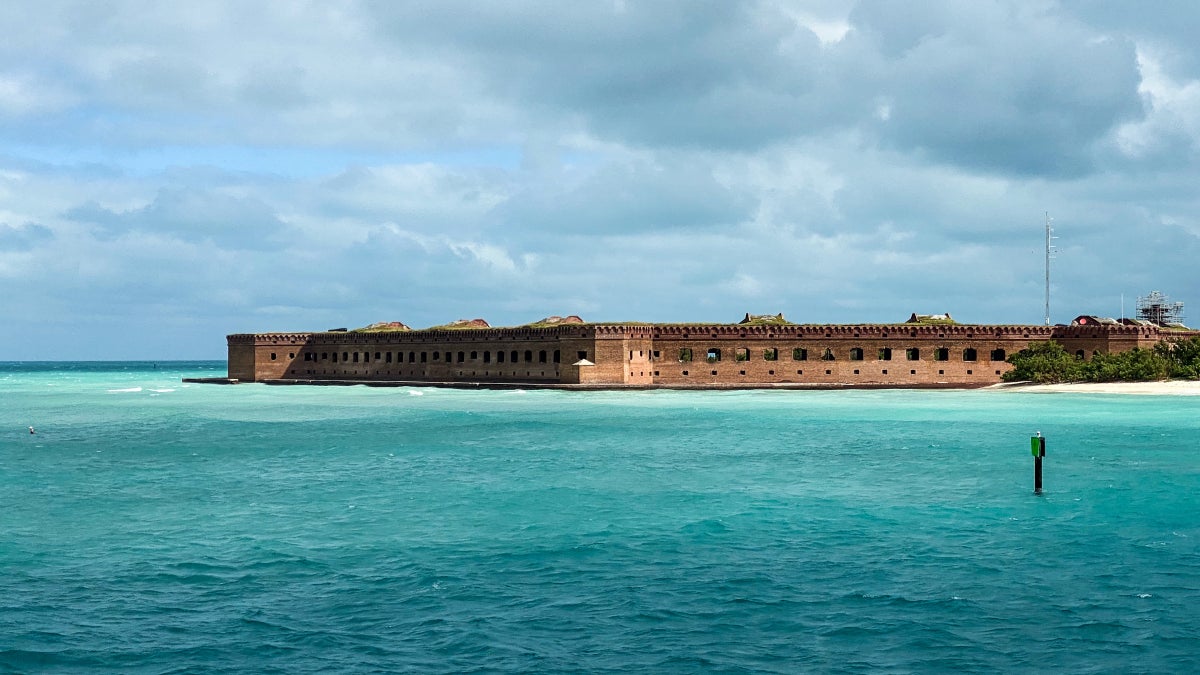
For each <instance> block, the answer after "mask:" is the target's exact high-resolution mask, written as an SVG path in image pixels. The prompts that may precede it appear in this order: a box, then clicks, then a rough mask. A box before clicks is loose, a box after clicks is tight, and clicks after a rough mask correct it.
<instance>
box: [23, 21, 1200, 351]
mask: <svg viewBox="0 0 1200 675" xmlns="http://www.w3.org/2000/svg"><path fill="white" fill-rule="evenodd" d="M0 27H2V28H3V32H4V35H5V39H4V40H2V41H0V360H77V359H100V360H104V359H192V358H195V359H202V358H213V359H219V358H224V356H225V336H226V335H227V334H230V333H244V332H272V331H307V330H325V329H329V328H335V327H349V328H353V327H358V326H365V325H367V324H370V323H373V322H376V321H403V322H404V323H406V324H408V325H410V326H413V327H417V328H420V327H428V326H433V325H438V324H443V323H447V322H449V321H453V320H456V319H468V318H476V317H479V318H484V319H486V320H487V321H489V322H490V323H491V324H492V325H520V324H524V323H529V322H533V321H537V320H539V319H541V318H543V317H546V316H549V315H567V314H577V315H580V316H581V317H583V318H584V319H585V320H588V321H596V322H621V321H649V322H722V323H728V322H736V321H737V320H739V319H741V317H742V316H743V315H744V314H745V313H746V312H751V313H755V314H767V313H771V314H774V313H778V312H783V313H784V315H785V316H786V317H787V318H788V319H789V320H792V321H796V322H803V323H860V322H861V323H888V322H897V321H903V320H904V319H906V318H907V317H908V316H909V314H910V313H912V312H918V313H928V314H932V313H944V312H948V313H950V314H951V315H953V317H954V318H955V319H957V320H958V321H960V322H965V323H1033V324H1038V323H1043V322H1044V302H1045V297H1044V296H1045V269H1044V266H1045V250H1044V244H1045V241H1044V240H1045V224H1046V219H1047V214H1049V217H1050V218H1051V219H1052V225H1053V227H1054V230H1055V236H1056V237H1057V239H1055V240H1054V244H1055V247H1056V251H1055V254H1054V259H1053V261H1052V264H1051V318H1052V320H1053V321H1054V322H1057V323H1067V322H1070V321H1071V319H1073V318H1074V317H1075V316H1077V315H1080V314H1098V315H1103V316H1116V315H1118V314H1120V312H1121V308H1122V306H1124V308H1125V313H1126V315H1132V314H1133V305H1134V302H1135V300H1136V298H1137V297H1138V296H1141V295H1146V294H1147V293H1149V292H1150V291H1152V290H1160V291H1162V292H1164V293H1166V294H1167V295H1168V296H1170V298H1171V299H1172V300H1178V301H1183V302H1184V303H1185V305H1186V306H1185V319H1186V312H1187V307H1191V306H1193V305H1194V306H1195V307H1196V309H1195V310H1193V311H1200V281H1198V279H1197V274H1196V269H1197V265H1196V261H1197V260H1200V189H1197V188H1198V187H1200V42H1198V41H1197V40H1196V39H1195V36H1196V35H1198V34H1200V4H1196V3H1193V2H1190V1H1179V0H1177V1H1172V0H1156V1H1155V2H1152V3H1115V2H1100V1H1098V0H1072V1H1066V0H1064V1H1062V2H1054V1H1044V2H1043V1H1039V0H1023V1H1017V2H1006V1H989V0H963V1H958V2H938V1H932V2H920V1H905V2H898V1H894V2H877V1H865V0H864V1H860V2H848V1H845V0H836V1H828V2H827V1H825V0H814V1H812V2H806V1H795V2H789V1H786V0H762V1H749V2H732V1H725V0H720V1H716V0H714V1H711V2H705V1H702V0H701V1H698V0H679V1H674V0H659V1H652V2H651V1H647V2H642V1H639V0H597V1H595V2H589V1H585V0H580V1H578V2H562V1H561V0H545V1H540V0H506V1H505V2H482V1H477V2H459V1H457V0H436V1H433V0H431V1H430V2H403V1H400V0H396V1H391V0H388V1H384V0H381V1H378V2H372V1H368V0H323V1H319V2H317V1H314V2H302V1H298V0H289V1H286V2H285V1H279V2H269V1H264V2H240V1H233V0H231V1H229V2H218V1H209V0H195V1H193V2H188V3H161V2H157V3H152V2H111V1H105V0H88V1H85V2H61V1H58V0H38V1H36V2H34V1H31V0H13V1H11V2H5V3H0ZM1198 316H1200V315H1198Z"/></svg>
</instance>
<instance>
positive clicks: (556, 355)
mask: <svg viewBox="0 0 1200 675" xmlns="http://www.w3.org/2000/svg"><path fill="white" fill-rule="evenodd" d="M394 354H395V356H394V361H395V362H396V363H405V362H406V361H405V359H404V352H394ZM468 354H469V359H468ZM481 354H482V360H483V362H484V363H492V359H493V358H495V362H496V363H504V362H505V361H506V357H507V361H508V362H509V363H522V362H524V363H533V362H534V359H535V357H536V359H537V362H538V363H547V362H553V363H560V362H561V361H562V351H561V350H558V349H555V350H554V351H553V352H548V351H547V350H545V349H542V350H539V351H537V352H534V351H533V350H532V349H526V350H525V352H524V353H523V354H522V353H521V352H520V351H519V350H516V349H514V350H512V351H510V352H505V351H503V350H500V351H496V352H491V351H484V352H479V351H472V352H466V351H460V352H458V353H457V354H456V353H455V352H415V351H413V352H408V360H407V363H428V362H430V361H433V362H439V361H443V362H445V363H466V362H467V361H468V360H470V361H478V360H480V355H481ZM456 356H457V358H455V357H456ZM522 356H524V359H522V358H521V357H522ZM578 356H579V358H580V359H586V358H587V352H586V351H582V350H581V351H580V352H579V353H578ZM271 360H272V361H274V360H275V353H274V352H272V353H271ZM304 360H305V361H332V362H333V363H337V362H338V352H321V353H319V354H318V353H317V352H305V353H304ZM341 361H342V362H343V363H360V362H362V363H370V362H371V352H342V353H341ZM375 361H376V362H379V361H382V362H384V363H392V362H393V352H375Z"/></svg>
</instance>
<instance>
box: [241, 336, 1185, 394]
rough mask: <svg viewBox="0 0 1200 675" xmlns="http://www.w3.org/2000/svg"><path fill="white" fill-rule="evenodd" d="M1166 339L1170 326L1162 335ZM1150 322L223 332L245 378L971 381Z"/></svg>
mask: <svg viewBox="0 0 1200 675" xmlns="http://www.w3.org/2000/svg"><path fill="white" fill-rule="evenodd" d="M1172 335H1176V333H1172ZM1164 336H1165V334H1164V333H1161V332H1160V329H1159V328H1157V327H1155V326H1143V325H1137V326H1127V325H1087V326H1079V325H1071V326H969V325H948V326H938V325H920V324H894V325H860V326H853V325H836V326H835V325H800V326H792V325H787V326H771V325H767V326H755V325H729V324H715V325H706V324H697V325H670V326H655V325H597V324H583V325H579V324H573V325H565V326H555V327H551V328H486V329H471V330H423V331H410V332H359V333H347V332H332V333H254V334H238V335H230V336H228V345H229V377H230V378H233V379H237V380H239V381H243V382H262V381H289V380H313V381H323V380H327V381H333V380H337V381H347V380H348V381H363V382H384V381H386V382H430V383H436V382H449V383H456V382H474V383H484V384H487V383H500V384H503V383H510V384H511V383H517V384H521V383H527V384H549V385H555V384H558V385H577V384H582V385H604V386H667V387H731V386H732V387H737V386H743V387H754V386H771V385H788V384H792V385H805V384H807V385H870V386H899V387H904V386H932V385H951V386H981V385H987V384H994V383H996V382H1000V381H1001V376H1002V375H1003V374H1004V373H1005V372H1006V371H1008V370H1009V369H1010V368H1011V366H1010V365H1009V364H1007V363H1005V359H1006V358H1007V357H1008V356H1010V355H1011V354H1013V353H1015V352H1017V351H1020V350H1021V349H1024V348H1025V347H1027V346H1028V345H1029V344H1030V343H1031V342H1035V341H1044V340H1050V339H1053V340H1055V341H1057V342H1059V343H1061V344H1062V345H1063V347H1064V348H1065V349H1066V350H1067V351H1068V352H1072V353H1075V354H1076V355H1077V356H1079V357H1080V358H1084V359H1091V358H1092V357H1093V356H1094V355H1095V354H1096V353H1108V352H1122V351H1126V350H1129V349H1132V348H1134V347H1141V348H1149V347H1152V346H1154V345H1155V344H1157V343H1158V342H1159V341H1160V340H1161V339H1163V338H1164Z"/></svg>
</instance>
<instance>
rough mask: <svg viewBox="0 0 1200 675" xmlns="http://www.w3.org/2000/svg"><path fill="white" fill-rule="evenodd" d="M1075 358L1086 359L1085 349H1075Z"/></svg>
mask: <svg viewBox="0 0 1200 675" xmlns="http://www.w3.org/2000/svg"><path fill="white" fill-rule="evenodd" d="M1075 358H1076V359H1078V360H1080V361H1082V360H1084V359H1085V358H1086V356H1085V355H1084V351H1083V350H1082V349H1077V350H1075Z"/></svg>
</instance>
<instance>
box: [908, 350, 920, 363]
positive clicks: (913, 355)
mask: <svg viewBox="0 0 1200 675" xmlns="http://www.w3.org/2000/svg"><path fill="white" fill-rule="evenodd" d="M904 357H905V358H906V359H908V360H909V361H920V360H921V350H920V349H917V348H916V347H909V348H908V349H905V350H904Z"/></svg>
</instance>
